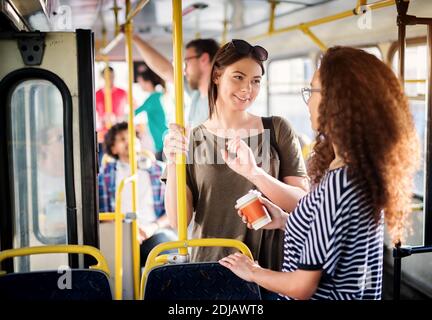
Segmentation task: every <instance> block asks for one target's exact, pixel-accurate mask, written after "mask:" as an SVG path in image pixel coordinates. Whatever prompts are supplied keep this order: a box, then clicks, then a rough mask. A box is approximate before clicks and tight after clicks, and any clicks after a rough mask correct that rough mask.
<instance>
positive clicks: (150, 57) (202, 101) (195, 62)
mask: <svg viewBox="0 0 432 320" xmlns="http://www.w3.org/2000/svg"><path fill="white" fill-rule="evenodd" d="M133 40H134V43H135V45H136V46H137V47H138V51H139V52H140V54H141V56H142V58H143V60H144V62H145V63H146V64H147V65H148V66H149V68H150V69H151V70H153V71H154V72H155V73H156V74H158V75H159V76H160V77H161V78H162V79H163V80H165V81H166V82H170V83H173V82H174V69H173V66H172V64H171V62H170V61H169V60H168V59H167V58H165V57H164V56H163V55H161V54H160V53H159V52H158V51H156V50H155V49H154V48H152V47H151V46H150V45H149V44H148V43H147V42H145V41H144V40H142V39H141V38H140V36H138V35H137V34H134V36H133ZM218 49H219V45H218V44H217V42H216V41H215V40H213V39H195V40H192V41H190V42H189V43H188V44H187V45H186V51H185V55H184V59H183V60H184V64H185V70H184V73H185V79H186V81H185V86H184V88H185V91H186V93H187V94H188V96H189V98H190V104H189V105H186V107H185V115H186V125H187V126H189V127H196V126H198V125H200V124H201V123H203V122H204V121H205V120H207V119H208V116H209V114H208V98H207V91H208V85H209V82H210V72H211V66H212V61H213V58H214V56H215V54H216V52H217V50H218Z"/></svg>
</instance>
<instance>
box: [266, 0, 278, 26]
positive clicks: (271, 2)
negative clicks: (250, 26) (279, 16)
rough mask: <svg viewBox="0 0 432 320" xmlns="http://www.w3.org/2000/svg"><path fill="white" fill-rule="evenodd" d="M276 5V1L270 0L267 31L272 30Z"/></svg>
mask: <svg viewBox="0 0 432 320" xmlns="http://www.w3.org/2000/svg"><path fill="white" fill-rule="evenodd" d="M277 5H278V2H277V1H270V19H269V28H268V32H269V33H272V32H273V31H274V21H275V12H276V6H277Z"/></svg>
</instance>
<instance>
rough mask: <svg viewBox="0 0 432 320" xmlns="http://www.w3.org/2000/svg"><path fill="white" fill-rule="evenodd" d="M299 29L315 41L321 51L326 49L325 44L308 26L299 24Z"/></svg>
mask: <svg viewBox="0 0 432 320" xmlns="http://www.w3.org/2000/svg"><path fill="white" fill-rule="evenodd" d="M300 30H301V31H302V32H303V33H304V34H305V35H307V36H308V37H309V38H310V39H311V40H312V41H313V43H315V44H316V45H317V46H318V47H319V48H320V50H321V51H323V52H324V51H327V46H326V45H325V44H324V43H323V42H322V41H321V40H320V39H319V38H318V37H317V36H316V35H315V34H314V33H313V32H312V31H310V29H309V28H308V27H305V26H301V27H300Z"/></svg>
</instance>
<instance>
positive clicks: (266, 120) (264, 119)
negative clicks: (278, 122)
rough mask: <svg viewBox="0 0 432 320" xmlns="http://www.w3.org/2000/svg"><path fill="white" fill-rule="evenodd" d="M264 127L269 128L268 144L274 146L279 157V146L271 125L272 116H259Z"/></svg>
mask: <svg viewBox="0 0 432 320" xmlns="http://www.w3.org/2000/svg"><path fill="white" fill-rule="evenodd" d="M261 119H262V123H263V127H264V129H268V130H270V145H271V146H272V147H273V148H275V150H276V152H277V153H278V156H279V157H280V151H279V146H278V143H277V140H276V133H275V130H274V127H273V117H261Z"/></svg>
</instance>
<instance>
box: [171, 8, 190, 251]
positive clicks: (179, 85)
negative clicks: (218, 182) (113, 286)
mask: <svg viewBox="0 0 432 320" xmlns="http://www.w3.org/2000/svg"><path fill="white" fill-rule="evenodd" d="M172 4H173V22H174V23H173V31H174V32H173V44H174V81H175V103H176V122H177V124H178V125H180V126H182V127H184V116H183V70H182V61H183V57H182V47H183V30H182V28H183V26H182V3H181V0H172ZM176 180H177V181H176V182H177V219H178V223H177V225H178V227H177V228H178V229H177V232H178V237H179V241H184V240H187V219H186V159H185V156H184V155H177V156H176ZM187 253H188V252H187V248H179V254H182V255H187Z"/></svg>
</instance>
